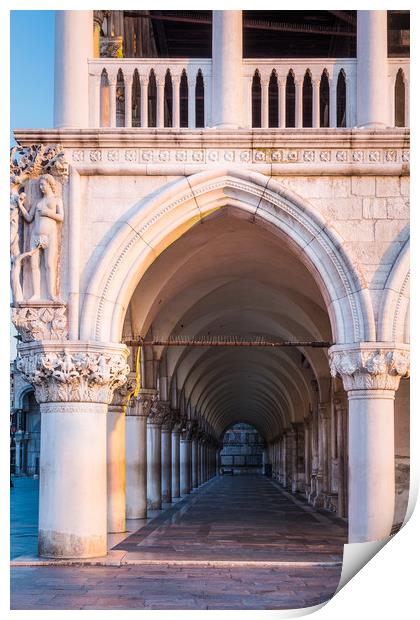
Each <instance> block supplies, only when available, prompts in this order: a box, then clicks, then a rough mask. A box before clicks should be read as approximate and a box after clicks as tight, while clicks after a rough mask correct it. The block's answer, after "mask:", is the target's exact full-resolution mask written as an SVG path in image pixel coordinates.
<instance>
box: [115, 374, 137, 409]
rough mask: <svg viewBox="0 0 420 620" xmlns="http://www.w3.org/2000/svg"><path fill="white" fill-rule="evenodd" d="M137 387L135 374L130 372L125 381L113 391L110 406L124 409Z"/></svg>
mask: <svg viewBox="0 0 420 620" xmlns="http://www.w3.org/2000/svg"><path fill="white" fill-rule="evenodd" d="M136 387H137V376H136V373H134V372H130V373H129V375H128V377H127V381H126V382H125V383H124V385H121V386H120V387H119V388H117V389H116V390H115V391H114V394H113V397H112V403H111V404H112V405H113V406H115V407H125V406H126V405H127V404H128V403H129V401H130V398H131V397H132V396H133V394H134V392H135V390H136Z"/></svg>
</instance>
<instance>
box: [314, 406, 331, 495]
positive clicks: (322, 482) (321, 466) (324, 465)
mask: <svg viewBox="0 0 420 620" xmlns="http://www.w3.org/2000/svg"><path fill="white" fill-rule="evenodd" d="M328 421H329V411H328V403H320V404H319V405H318V452H319V454H318V472H317V496H316V501H315V505H316V506H317V507H325V501H326V493H328V490H329V489H328V454H329V442H328Z"/></svg>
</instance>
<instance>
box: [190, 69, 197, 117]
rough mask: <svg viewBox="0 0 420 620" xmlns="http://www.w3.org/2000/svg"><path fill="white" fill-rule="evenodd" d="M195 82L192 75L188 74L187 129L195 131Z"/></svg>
mask: <svg viewBox="0 0 420 620" xmlns="http://www.w3.org/2000/svg"><path fill="white" fill-rule="evenodd" d="M195 82H196V77H195V75H194V74H192V73H189V74H188V127H189V129H195Z"/></svg>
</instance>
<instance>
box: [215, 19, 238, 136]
mask: <svg viewBox="0 0 420 620" xmlns="http://www.w3.org/2000/svg"><path fill="white" fill-rule="evenodd" d="M212 33H213V51H212V59H213V63H212V73H213V86H212V95H213V96H212V98H213V103H212V117H213V119H212V120H213V122H212V125H213V126H214V127H231V128H238V127H241V126H242V125H243V119H242V118H241V114H242V111H243V103H242V96H243V88H242V11H213V28H212Z"/></svg>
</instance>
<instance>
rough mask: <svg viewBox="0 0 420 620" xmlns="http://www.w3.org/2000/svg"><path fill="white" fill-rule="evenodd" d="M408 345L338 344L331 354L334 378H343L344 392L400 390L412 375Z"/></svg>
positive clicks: (330, 351) (379, 343) (330, 350)
mask: <svg viewBox="0 0 420 620" xmlns="http://www.w3.org/2000/svg"><path fill="white" fill-rule="evenodd" d="M409 351H410V350H409V347H408V345H404V344H400V345H399V344H396V345H394V346H393V345H392V344H390V343H381V342H378V343H370V342H367V343H360V344H355V345H335V346H333V347H331V348H330V349H329V351H328V354H329V358H330V368H331V374H332V376H333V377H336V376H337V375H340V376H341V378H342V380H343V385H344V389H345V390H346V391H349V390H370V389H372V390H375V389H376V390H397V389H398V385H399V382H400V379H401V377H408V376H409V372H410V352H409Z"/></svg>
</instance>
